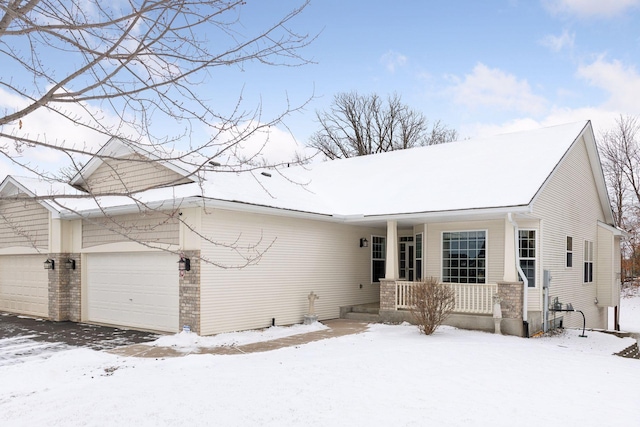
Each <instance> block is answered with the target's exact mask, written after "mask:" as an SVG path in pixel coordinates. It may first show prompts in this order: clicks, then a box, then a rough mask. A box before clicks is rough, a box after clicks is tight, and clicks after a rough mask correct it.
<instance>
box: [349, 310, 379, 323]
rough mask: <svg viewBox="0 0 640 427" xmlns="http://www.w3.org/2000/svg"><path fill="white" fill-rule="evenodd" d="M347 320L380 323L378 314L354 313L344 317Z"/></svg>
mask: <svg viewBox="0 0 640 427" xmlns="http://www.w3.org/2000/svg"><path fill="white" fill-rule="evenodd" d="M344 318H345V319H350V320H357V321H359V322H370V323H375V322H379V321H380V316H378V314H377V313H358V312H355V311H352V312H350V313H346V314H345V315H344Z"/></svg>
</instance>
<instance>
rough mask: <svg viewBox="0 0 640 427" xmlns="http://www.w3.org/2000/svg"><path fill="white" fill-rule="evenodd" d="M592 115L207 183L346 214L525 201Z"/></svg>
mask: <svg viewBox="0 0 640 427" xmlns="http://www.w3.org/2000/svg"><path fill="white" fill-rule="evenodd" d="M587 123H588V122H580V123H573V124H568V125H562V126H554V127H549V128H543V129H539V130H535V131H527V132H519V133H511V134H504V135H498V136H494V137H490V138H482V139H470V140H464V141H459V142H452V143H448V144H441V145H435V146H427V147H418V148H412V149H407V150H401V151H393V152H388V153H382V154H375V155H369V156H362V157H355V158H349V159H343V160H332V161H326V162H322V163H317V164H313V165H309V166H305V167H301V166H299V167H295V168H287V169H282V170H280V171H272V172H270V173H271V175H272V176H271V177H264V176H261V175H259V174H254V175H253V176H252V175H249V174H214V175H213V177H212V178H211V179H209V180H208V181H207V183H206V184H205V187H204V190H205V193H206V196H207V197H211V198H214V199H220V200H228V201H236V202H242V203H250V204H259V205H265V206H271V207H275V208H282V209H292V210H300V211H306V212H315V213H321V214H327V215H343V216H373V215H393V214H410V213H421V212H442V211H454V210H470V209H486V208H499V207H509V206H525V205H528V204H529V203H530V202H531V200H532V199H533V198H534V196H535V195H536V193H537V192H538V191H539V190H540V188H541V187H542V185H543V184H544V182H545V180H546V179H547V178H548V177H549V176H550V174H551V172H552V171H553V170H554V168H555V167H556V165H557V164H558V163H559V162H560V160H561V159H562V157H563V156H564V154H565V153H566V152H567V150H568V149H569V147H570V146H571V144H572V143H573V142H574V141H575V140H576V139H577V138H578V137H579V136H580V134H581V133H582V131H583V130H584V129H585V127H586V126H587ZM292 182H293V183H292ZM294 183H297V184H294Z"/></svg>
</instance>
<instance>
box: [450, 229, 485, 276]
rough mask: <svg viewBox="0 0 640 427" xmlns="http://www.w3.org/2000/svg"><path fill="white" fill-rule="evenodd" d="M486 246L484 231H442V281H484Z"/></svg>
mask: <svg viewBox="0 0 640 427" xmlns="http://www.w3.org/2000/svg"><path fill="white" fill-rule="evenodd" d="M486 246H487V232H486V231H452V232H444V233H442V281H443V282H446V283H486V282H485V280H486V273H487V258H486Z"/></svg>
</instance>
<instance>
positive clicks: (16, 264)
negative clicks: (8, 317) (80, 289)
mask: <svg viewBox="0 0 640 427" xmlns="http://www.w3.org/2000/svg"><path fill="white" fill-rule="evenodd" d="M43 259H44V258H43V256H41V255H10V256H9V255H3V256H0V311H8V312H12V313H19V314H26V315H30V316H41V317H48V315H49V302H48V298H49V278H48V277H49V276H48V272H47V270H45V269H44V268H43V265H42V262H43Z"/></svg>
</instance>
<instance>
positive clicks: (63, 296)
mask: <svg viewBox="0 0 640 427" xmlns="http://www.w3.org/2000/svg"><path fill="white" fill-rule="evenodd" d="M48 257H49V258H50V259H52V260H54V262H55V264H54V269H53V270H49V319H51V320H53V321H56V322H61V321H65V320H71V321H74V322H79V321H80V271H81V265H80V255H79V254H70V253H55V254H49V255H48ZM68 259H73V260H75V262H76V268H75V270H71V269H67V267H66V261H67V260H68Z"/></svg>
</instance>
